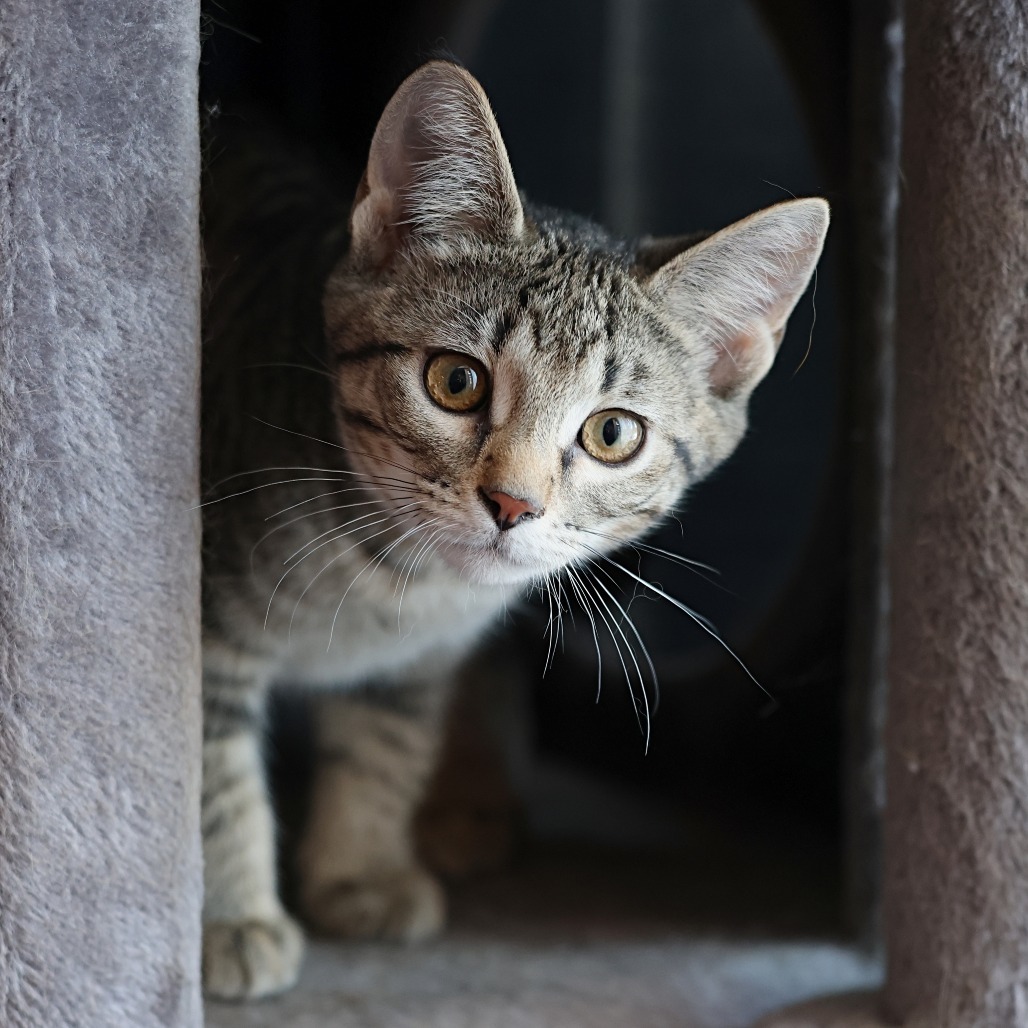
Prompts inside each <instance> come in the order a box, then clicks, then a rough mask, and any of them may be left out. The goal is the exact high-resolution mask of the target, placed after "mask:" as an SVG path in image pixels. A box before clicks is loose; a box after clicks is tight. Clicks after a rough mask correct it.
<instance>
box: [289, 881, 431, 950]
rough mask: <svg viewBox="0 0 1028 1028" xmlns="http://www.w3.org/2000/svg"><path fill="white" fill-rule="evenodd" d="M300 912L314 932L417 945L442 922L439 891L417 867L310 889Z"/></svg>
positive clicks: (348, 937)
mask: <svg viewBox="0 0 1028 1028" xmlns="http://www.w3.org/2000/svg"><path fill="white" fill-rule="evenodd" d="M305 910H306V914H307V919H308V921H309V922H310V924H311V926H312V927H313V928H315V929H316V930H317V931H318V932H321V933H323V934H325V935H331V936H335V937H340V938H347V939H387V940H391V941H395V942H420V941H422V940H423V939H429V938H431V937H432V936H434V935H438V934H439V932H440V931H441V930H442V928H443V924H444V923H445V921H446V899H445V896H444V895H443V890H442V888H441V887H440V885H439V883H438V882H437V881H436V880H435V879H434V878H432V876H431V875H429V874H427V873H426V872H425V871H422V870H421V869H420V868H417V867H412V868H406V869H404V870H401V871H394V872H391V873H385V874H380V875H376V876H374V877H368V878H362V879H358V880H348V881H338V882H332V883H328V884H325V885H321V886H319V887H317V888H312V889H310V890H308V895H307V902H306V903H305Z"/></svg>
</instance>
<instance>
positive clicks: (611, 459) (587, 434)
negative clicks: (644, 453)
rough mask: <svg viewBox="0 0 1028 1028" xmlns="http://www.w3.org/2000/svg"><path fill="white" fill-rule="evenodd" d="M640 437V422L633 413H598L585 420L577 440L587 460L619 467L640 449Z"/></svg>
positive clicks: (641, 439) (612, 411)
mask: <svg viewBox="0 0 1028 1028" xmlns="http://www.w3.org/2000/svg"><path fill="white" fill-rule="evenodd" d="M644 435H645V433H644V432H643V426H642V422H641V421H640V420H639V419H638V418H637V417H636V416H635V415H634V414H629V413H628V411H626V410H601V411H600V412H599V413H597V414H593V415H591V416H590V417H588V418H586V420H585V424H583V425H582V431H581V432H580V433H579V436H578V439H579V442H580V443H581V444H582V449H583V450H585V452H586V453H588V454H589V456H590V457H595V458H596V459H597V460H602V461H603V462H604V463H605V464H620V463H621V462H622V461H626V460H628V458H629V457H631V456H632V454H633V453H635V452H636V451H637V450H638V449H639V447H640V446H642V442H643V437H644Z"/></svg>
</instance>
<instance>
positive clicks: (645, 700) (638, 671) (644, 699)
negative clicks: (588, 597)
mask: <svg viewBox="0 0 1028 1028" xmlns="http://www.w3.org/2000/svg"><path fill="white" fill-rule="evenodd" d="M582 570H583V571H584V572H585V573H586V574H588V575H589V576H590V577H591V578H592V581H593V584H594V585H596V586H597V587H598V588H600V589H602V590H603V591H604V592H605V593H606V594H607V595H608V596H610V598H611V600H612V601H613V602H614V605H615V606H616V607H617V608H618V609H619V610H620V611H621V613H622V614H624V609H623V608H622V607H621V605H620V604H619V603H618V602H617V601H616V600H614V597H613V596H612V595H611V592H610V590H609V589H608V588H607V587H606V586H605V585H604V584H603V583H602V582H601V581H600V580H599V578H598V577H597V575H596V574H595V573H593V572H591V571H590V570H589V568H583V569H582ZM596 598H597V599H598V600H599V601H600V603H601V604H602V605H603V606H604V608H605V609H606V610H607V612H608V613H609V614H610V616H611V619H612V621H613V622H614V627H615V628H616V629H617V631H618V634H619V635H620V636H621V638H622V639H623V640H624V643H625V649H627V650H628V655H629V657H631V658H632V664H633V665H634V667H635V673H636V676H637V677H638V679H639V689H640V691H641V692H642V705H643V709H644V710H645V711H646V728H645V729H643V727H642V724H641V720H640V718H639V706H638V700H637V699H636V697H635V691H634V689H633V688H632V683H631V680H629V683H628V694H629V695H630V696H631V697H632V706H633V707H634V708H635V717H636V721H640V724H639V730H640V731H641V732H643V734H644V736H645V739H646V742H645V744H644V752H646V753H648V752H649V749H650V703H649V698H648V696H647V695H646V680H645V679H644V678H643V673H642V668H640V667H639V661H638V660H636V657H635V651H634V650H633V649H632V644H631V642H630V641H629V638H628V636H627V635H625V631H624V629H623V628H622V627H621V624H620V622H619V621H618V619H617V618H616V617H615V616H614V613H613V611H611V609H610V607H608V606H607V601H606V600H604V598H603V597H602V596H600V595H599V593H597V595H596ZM629 623H630V624H631V622H629ZM633 627H634V626H633ZM636 635H638V632H637V633H636ZM626 675H627V669H626Z"/></svg>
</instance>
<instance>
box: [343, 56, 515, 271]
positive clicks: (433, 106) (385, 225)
mask: <svg viewBox="0 0 1028 1028" xmlns="http://www.w3.org/2000/svg"><path fill="white" fill-rule="evenodd" d="M524 223H525V218H524V212H523V210H522V207H521V200H520V198H519V197H518V191H517V186H516V185H515V184H514V175H513V172H512V171H511V168H510V161H509V160H508V158H507V150H506V148H505V147H504V145H503V140H502V139H501V138H500V130H499V127H498V126H497V124H496V119H495V118H494V117H493V113H492V111H491V109H490V107H489V101H488V100H487V99H486V96H485V93H484V92H483V91H482V87H481V86H480V85H479V84H478V82H477V81H476V80H475V79H474V77H473V76H472V75H470V74H469V73H468V72H466V71H465V70H464V69H463V68H460V67H458V66H457V65H455V64H450V63H448V62H446V61H432V62H431V63H429V64H426V65H424V66H423V67H421V68H419V69H418V70H417V71H416V72H414V73H413V74H412V75H411V76H410V77H409V78H407V79H406V80H405V81H404V82H403V83H402V84H401V85H400V88H399V89H398V90H397V91H396V93H395V94H394V95H393V98H392V99H391V100H390V101H389V103H388V104H387V105H386V109H385V111H384V112H383V114H382V117H381V118H380V119H379V122H378V127H377V128H376V129H375V135H374V138H373V139H372V141H371V152H370V154H369V156H368V166H367V170H366V171H365V172H364V177H363V179H362V180H361V184H360V186H359V188H358V190H357V196H356V199H355V200H354V204H353V210H352V212H351V215H350V235H351V240H352V242H351V253H352V254H353V255H354V256H355V257H356V258H357V259H358V260H359V261H360V262H361V263H363V264H366V265H370V266H373V267H375V268H382V267H385V266H387V265H388V264H389V263H390V262H391V261H392V260H393V258H394V257H395V256H396V255H398V254H400V253H402V252H405V251H411V250H414V249H417V248H422V249H427V250H429V251H430V252H434V253H437V254H445V253H448V252H453V251H454V250H458V249H459V248H460V245H461V243H462V242H463V241H466V240H467V239H468V238H469V237H477V238H479V239H484V240H487V241H489V242H504V241H508V240H515V239H517V238H519V237H520V236H521V233H522V232H523V230H524Z"/></svg>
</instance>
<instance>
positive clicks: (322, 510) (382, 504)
mask: <svg viewBox="0 0 1028 1028" xmlns="http://www.w3.org/2000/svg"><path fill="white" fill-rule="evenodd" d="M340 492H347V490H345V489H336V490H334V491H333V492H331V493H322V494H321V496H318V497H315V499H323V498H324V497H326V496H332V495H334V494H335V493H340ZM303 502H304V503H306V502H307V501H306V500H304V501H303ZM407 502H413V501H411V500H410V498H409V497H407V498H401V497H398V498H396V499H394V500H391V501H389V502H388V503H387V501H384V500H362V501H360V502H359V503H340V504H336V505H334V506H332V507H319V508H318V509H317V510H311V511H308V512H307V513H306V514H298V515H297V516H296V517H295V518H290V519H289V520H288V521H283V522H282V523H281V524H280V525H276V526H275V527H274V528H272V529H270V530H269V531H267V532H265V533H264V535H262V536H261V537H260V539H258V540H257V542H255V543H254V544H253V546H252V547H251V549H250V566H251V568H252V567H253V558H254V554H255V553H256V552H257V547H258V546H260V545H261V543H263V542H264V541H265V540H267V539H270V538H271V537H272V536H273V535H274V534H275V533H276V532H279V531H281V530H282V529H283V528H288V527H289V526H290V525H295V524H296V523H297V522H298V521H304V520H306V519H307V518H313V517H317V515H319V514H330V513H331V512H332V511H336V510H352V509H353V508H354V507H370V506H377V507H379V508H381V509H380V510H377V511H372V512H371V514H381V513H383V512H384V511H385V510H386V509H387V508H388V509H392V510H395V509H396V508H397V507H399V506H402V505H403V504H404V503H407ZM298 506H299V504H296V503H294V504H293V507H298ZM291 509H292V507H286V508H285V510H291ZM285 510H281V511H279V512H278V513H279V514H283V513H284V512H285ZM371 514H369V515H368V516H369V517H370V516H371ZM276 516H277V515H274V514H272V515H269V516H268V517H266V518H265V519H264V520H265V521H269V520H270V519H271V518H272V517H276ZM355 520H360V519H355ZM353 523H354V521H352V520H351V521H348V522H345V524H349V525H352V524H353ZM340 527H342V526H340V525H335V526H334V527H333V528H330V529H329V532H332V531H335V529H336V528H340ZM327 534H328V532H323V533H322V535H327ZM320 538H321V536H315V538H314V539H312V540H310V542H314V541H316V540H317V539H320ZM306 545H309V543H308V544H306ZM303 548H304V547H301V548H300V549H301V550H302V549H303ZM299 552H300V551H299V550H297V553H299ZM293 556H296V554H293ZM288 560H289V558H288V557H287V558H286V561H283V563H286V562H287V561H288Z"/></svg>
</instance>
